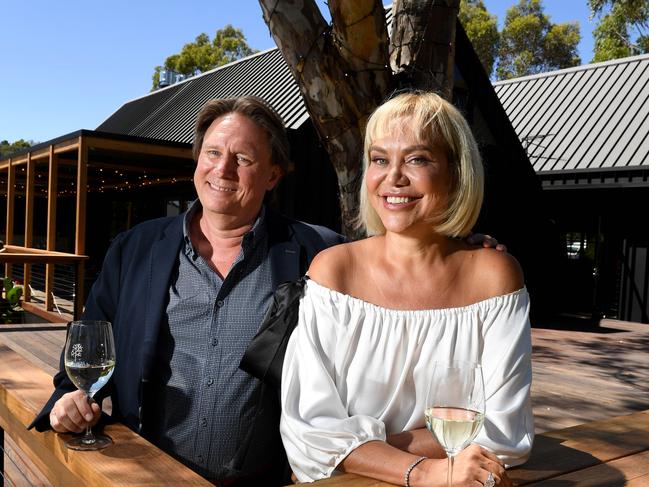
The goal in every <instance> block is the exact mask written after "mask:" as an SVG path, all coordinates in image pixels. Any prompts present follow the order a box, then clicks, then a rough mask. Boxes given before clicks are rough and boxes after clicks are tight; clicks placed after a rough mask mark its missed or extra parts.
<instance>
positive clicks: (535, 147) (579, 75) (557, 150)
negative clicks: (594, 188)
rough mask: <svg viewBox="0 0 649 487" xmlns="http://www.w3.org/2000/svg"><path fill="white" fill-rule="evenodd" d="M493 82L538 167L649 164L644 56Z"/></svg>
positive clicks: (648, 68)
mask: <svg viewBox="0 0 649 487" xmlns="http://www.w3.org/2000/svg"><path fill="white" fill-rule="evenodd" d="M494 88H495V90H496V93H497V94H498V97H499V98H500V101H501V103H502V104H503V107H504V108H505V111H506V112H507V115H508V116H509V119H510V120H511V122H512V125H513V127H514V130H515V131H516V133H517V134H518V137H519V139H520V140H521V143H522V144H523V147H525V148H526V150H527V153H528V155H529V159H530V162H531V163H532V165H533V167H534V170H535V171H536V172H537V173H539V174H541V175H542V174H552V173H557V172H561V173H566V172H571V173H572V172H574V173H577V172H582V171H586V172H592V171H607V170H620V169H627V170H628V169H640V168H642V167H643V166H644V167H649V109H648V108H649V106H648V104H647V102H648V100H649V55H642V56H635V57H629V58H624V59H616V60H614V61H608V62H604V63H596V64H588V65H584V66H579V67H576V68H569V69H563V70H560V71H553V72H549V73H543V74H539V75H534V76H526V77H523V78H516V79H513V80H507V81H500V82H497V83H495V84H494Z"/></svg>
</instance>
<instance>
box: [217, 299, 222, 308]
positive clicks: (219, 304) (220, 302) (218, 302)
mask: <svg viewBox="0 0 649 487" xmlns="http://www.w3.org/2000/svg"><path fill="white" fill-rule="evenodd" d="M216 305H217V306H218V307H219V308H221V307H223V300H221V299H219V300H218V301H217V302H216Z"/></svg>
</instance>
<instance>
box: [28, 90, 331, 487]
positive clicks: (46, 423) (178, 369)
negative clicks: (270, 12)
mask: <svg viewBox="0 0 649 487" xmlns="http://www.w3.org/2000/svg"><path fill="white" fill-rule="evenodd" d="M193 151H194V159H195V161H196V171H195V173H194V184H195V187H196V191H197V194H198V200H197V201H196V202H195V203H194V204H193V205H192V206H191V208H190V209H189V210H188V211H187V213H185V214H183V215H180V216H178V217H172V218H162V219H158V220H153V221H149V222H145V223H142V224H140V225H138V226H136V227H135V228H133V229H132V230H130V231H128V232H126V233H124V234H121V235H119V236H117V237H116V238H115V240H114V241H113V243H112V244H111V247H110V249H109V250H108V253H107V255H106V258H105V261H104V266H103V269H102V272H101V273H100V275H99V277H98V279H97V282H96V283H95V284H94V286H93V288H92V290H91V292H90V295H89V297H88V301H87V303H86V308H85V312H84V314H83V318H84V319H103V320H108V321H110V322H111V323H112V324H113V331H114V335H115V343H116V350H117V360H116V367H115V371H114V374H113V377H112V378H111V381H110V382H109V384H108V385H107V386H106V387H104V388H103V389H102V391H101V393H103V395H104V396H107V395H110V396H111V400H112V405H113V410H112V416H113V418H114V419H115V420H117V421H121V422H123V423H124V424H126V425H127V426H129V427H130V428H131V429H133V430H134V431H136V432H138V433H140V434H142V435H143V436H144V437H145V438H147V439H149V440H150V441H152V442H153V443H154V444H156V445H157V446H159V447H160V448H162V449H163V450H165V451H167V452H168V453H169V454H171V455H173V456H174V457H176V458H178V459H179V460H180V461H182V462H183V463H185V464H186V465H187V466H189V467H190V468H192V469H193V470H195V471H196V472H198V473H199V474H201V475H203V476H205V477H206V478H208V479H211V480H214V481H216V483H217V484H222V485H233V484H236V485H246V484H249V485H257V484H259V483H260V482H262V481H263V485H272V484H280V483H282V482H284V481H285V480H286V478H285V474H286V469H285V465H286V463H285V458H284V454H283V448H282V447H281V441H280V438H279V431H278V417H279V409H278V407H279V406H278V401H277V391H276V390H273V389H272V388H271V387H270V386H267V385H264V384H263V383H261V382H260V381H258V380H257V379H255V378H253V377H251V376H250V375H248V374H247V373H245V372H243V371H242V370H240V369H239V368H238V365H239V362H240V360H241V357H242V355H243V353H244V351H245V349H246V346H247V345H248V343H249V342H250V340H251V339H252V337H253V336H254V335H255V333H256V332H257V330H258V328H259V324H260V323H261V321H262V319H263V316H264V313H265V310H266V308H267V306H268V304H269V301H270V299H271V297H272V293H273V291H274V289H275V288H276V287H277V286H278V285H279V284H280V283H282V282H284V281H288V280H295V279H298V278H299V277H300V276H302V275H303V274H304V272H305V271H306V269H307V268H308V264H309V263H310V261H311V259H312V258H313V257H314V256H315V254H317V253H318V252H319V251H320V250H322V249H323V248H325V247H328V246H330V245H334V244H336V243H340V242H341V241H342V237H341V236H340V235H337V234H336V233H334V232H332V231H331V230H328V229H326V228H323V227H318V226H313V225H307V224H305V223H301V222H297V221H294V220H290V219H288V218H285V217H283V216H280V215H277V214H275V213H273V212H272V211H270V210H269V209H268V208H266V207H265V206H264V205H263V201H264V196H265V194H266V193H267V192H268V191H270V190H272V189H273V188H274V187H275V186H276V185H277V183H278V182H279V180H280V178H281V176H282V174H283V172H284V171H285V168H286V167H287V164H288V153H289V148H288V141H287V139H286V135H285V132H284V127H283V125H282V121H281V119H280V118H279V116H277V114H275V113H274V112H273V111H272V110H271V109H269V108H268V107H267V106H266V105H265V104H264V103H263V102H262V101H261V100H259V99H256V98H253V97H244V98H239V99H229V100H213V101H211V102H208V103H207V104H206V105H205V106H204V107H203V109H202V110H201V112H200V113H199V115H198V121H197V125H196V134H195V138H194V148H193ZM54 384H55V386H56V391H55V392H54V394H53V396H52V397H51V399H50V401H49V402H48V404H47V405H46V406H45V407H44V409H43V411H42V412H41V413H40V414H39V416H38V417H37V418H36V420H35V421H34V424H33V425H35V426H36V428H37V429H39V430H44V429H46V428H48V427H50V426H51V427H52V428H53V429H54V430H55V431H58V432H69V431H74V432H80V431H82V430H83V429H85V427H86V425H88V424H94V423H96V422H97V421H98V419H99V417H100V408H99V405H98V404H97V403H92V404H91V405H89V404H88V402H87V401H86V398H85V397H84V395H83V394H82V393H81V392H80V391H75V387H74V386H73V385H72V383H71V382H70V381H69V379H68V378H67V375H66V374H65V371H64V370H63V368H62V370H61V372H59V373H58V374H57V375H56V376H55V378H54ZM98 396H99V394H98ZM97 399H98V403H101V397H98V398H97Z"/></svg>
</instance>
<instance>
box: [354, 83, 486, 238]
mask: <svg viewBox="0 0 649 487" xmlns="http://www.w3.org/2000/svg"><path fill="white" fill-rule="evenodd" d="M399 130H411V131H412V132H413V133H414V135H415V137H416V138H418V139H419V140H420V141H422V142H423V143H425V144H428V145H431V146H432V145H434V144H443V146H444V149H445V150H446V155H447V158H448V163H449V166H450V171H451V174H452V181H453V182H452V184H453V186H454V187H453V188H451V189H450V191H449V198H448V207H447V208H446V210H445V211H444V212H443V213H442V215H441V216H440V217H439V218H436V219H435V222H433V223H432V225H433V226H434V229H435V231H436V232H437V233H440V234H442V235H445V236H447V237H465V236H466V235H468V234H469V232H470V231H471V228H473V225H475V222H476V220H477V219H478V215H479V213H480V207H481V206H482V198H483V195H484V172H483V169H482V160H481V158H480V153H479V152H478V145H477V144H476V141H475V139H474V138H473V134H472V133H471V128H470V127H469V124H468V123H467V121H466V120H465V119H464V117H463V116H462V114H461V113H460V112H459V110H458V109H457V108H455V107H454V106H453V105H452V104H450V103H449V102H447V101H446V100H444V99H443V98H442V97H441V96H439V95H437V94H435V93H430V92H411V93H404V94H401V95H398V96H396V97H394V98H391V99H390V100H388V101H387V102H385V103H383V104H382V105H381V106H379V107H378V108H377V109H376V110H375V111H374V113H373V114H372V115H371V116H370V118H369V120H368V122H367V127H366V130H365V143H364V147H363V180H362V182H361V189H360V212H359V216H358V222H357V223H358V225H359V227H361V228H364V229H365V231H366V232H367V234H368V235H383V234H384V233H385V227H384V226H383V223H382V222H381V219H380V218H379V216H378V214H377V213H376V211H374V208H372V205H371V204H370V202H369V194H368V192H367V185H366V183H365V175H366V173H367V168H368V166H369V164H370V147H371V146H372V144H373V142H374V140H376V139H378V138H381V137H384V136H385V135H386V134H389V133H391V132H392V133H394V132H396V131H399Z"/></svg>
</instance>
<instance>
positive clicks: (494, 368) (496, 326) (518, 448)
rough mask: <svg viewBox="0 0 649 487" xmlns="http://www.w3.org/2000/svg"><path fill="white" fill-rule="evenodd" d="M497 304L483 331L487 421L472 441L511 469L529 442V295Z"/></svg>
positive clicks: (511, 296) (516, 295) (519, 293)
mask: <svg viewBox="0 0 649 487" xmlns="http://www.w3.org/2000/svg"><path fill="white" fill-rule="evenodd" d="M497 303H498V304H497V305H496V306H493V307H492V308H490V309H489V311H488V313H487V316H486V319H485V321H484V323H483V329H482V333H483V340H484V343H483V350H482V367H483V373H484V381H485V395H486V415H485V423H484V427H483V428H482V430H481V432H480V433H479V434H478V436H477V438H476V439H475V441H476V443H479V444H480V445H482V446H484V447H486V448H488V449H489V450H492V451H494V452H496V453H497V454H498V456H499V457H500V459H501V460H502V461H503V462H504V463H505V464H506V465H508V466H514V465H519V464H521V463H523V462H524V461H525V460H527V458H528V457H529V454H530V451H531V449H532V442H533V441H534V419H533V414H532V404H531V400H530V389H531V386H532V365H531V356H532V338H531V331H530V321H529V305H530V303H529V295H528V293H527V291H526V290H525V289H522V290H520V291H517V292H515V293H512V294H509V295H506V296H501V297H500V298H499V299H498V301H497Z"/></svg>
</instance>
